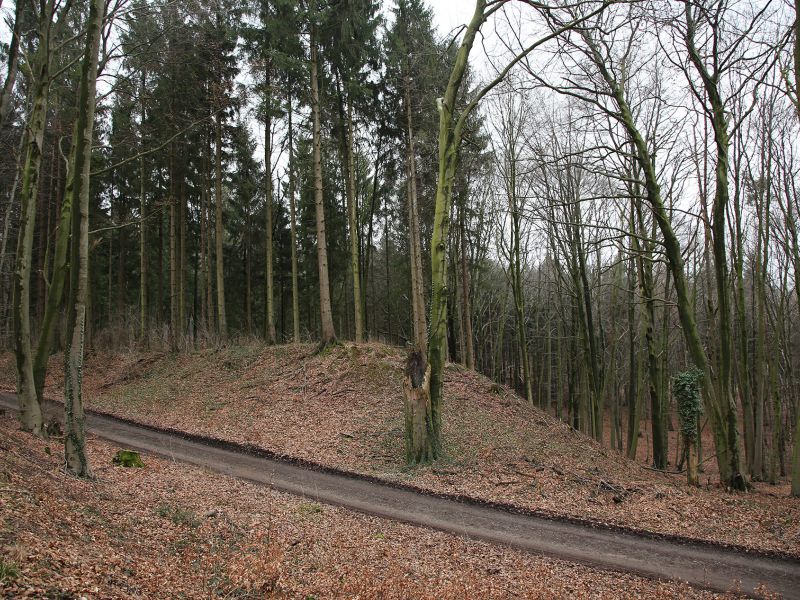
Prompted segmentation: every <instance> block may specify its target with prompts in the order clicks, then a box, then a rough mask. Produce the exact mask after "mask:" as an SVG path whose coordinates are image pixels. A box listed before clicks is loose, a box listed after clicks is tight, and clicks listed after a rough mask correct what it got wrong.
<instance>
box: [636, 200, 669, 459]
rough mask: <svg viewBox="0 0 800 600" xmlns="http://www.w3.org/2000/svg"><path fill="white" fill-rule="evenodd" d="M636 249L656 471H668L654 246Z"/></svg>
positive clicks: (640, 218) (638, 206)
mask: <svg viewBox="0 0 800 600" xmlns="http://www.w3.org/2000/svg"><path fill="white" fill-rule="evenodd" d="M634 203H635V205H636V219H637V222H638V227H637V229H638V231H646V229H645V223H644V214H643V211H642V205H641V200H640V198H639V197H638V196H634ZM631 239H632V242H633V249H634V252H635V253H636V265H637V269H638V272H639V289H640V290H641V293H642V297H643V298H644V305H643V306H642V309H641V315H642V322H643V327H644V338H645V346H646V349H647V371H648V379H647V389H648V394H649V396H650V423H651V426H652V434H653V435H652V444H653V466H654V467H655V468H656V469H666V468H667V462H668V458H669V457H668V456H667V430H666V427H665V426H664V425H665V422H666V419H665V415H664V412H665V407H664V401H663V397H662V394H661V389H662V388H661V362H660V360H659V358H658V350H657V348H656V339H655V322H656V310H655V297H654V289H653V288H654V285H653V258H652V255H653V253H652V247H651V243H650V242H648V241H645V242H644V244H645V247H644V248H641V247H640V244H639V239H638V237H637V236H636V235H634V236H633V237H632V238H631Z"/></svg>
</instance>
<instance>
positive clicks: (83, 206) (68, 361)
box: [64, 0, 105, 477]
mask: <svg viewBox="0 0 800 600" xmlns="http://www.w3.org/2000/svg"><path fill="white" fill-rule="evenodd" d="M104 12H105V0H92V2H91V4H90V5H89V16H88V20H87V31H86V46H85V50H84V56H83V63H82V66H81V79H80V87H79V92H78V116H77V119H76V122H75V130H74V134H73V135H74V136H75V137H76V141H75V143H74V144H73V146H74V149H75V155H74V163H73V165H72V168H71V169H70V179H69V181H68V184H67V185H68V189H67V193H68V194H70V193H71V194H72V198H73V201H72V252H71V260H70V264H71V268H70V292H69V301H68V303H67V344H66V348H65V350H64V363H65V364H64V371H65V372H64V413H65V419H64V424H65V431H64V434H65V437H64V455H65V459H66V465H67V469H68V470H69V472H70V473H72V474H74V475H77V476H79V477H89V476H91V471H90V469H89V459H88V456H87V455H86V423H85V417H84V411H83V395H82V394H83V360H84V337H85V332H86V313H87V304H88V300H89V191H90V190H89V178H90V167H91V157H92V132H93V129H94V113H95V92H96V87H97V67H98V55H99V51H100V38H101V34H102V25H103V16H104Z"/></svg>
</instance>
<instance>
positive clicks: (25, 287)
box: [12, 1, 54, 436]
mask: <svg viewBox="0 0 800 600" xmlns="http://www.w3.org/2000/svg"><path fill="white" fill-rule="evenodd" d="M53 18H54V3H53V2H52V1H51V2H47V3H46V5H43V6H42V12H41V14H40V15H39V28H38V44H39V46H38V48H37V50H36V53H35V54H34V58H33V61H32V62H33V64H32V65H31V69H32V72H33V91H32V94H31V97H32V106H31V112H30V115H29V117H28V123H27V125H26V128H25V140H26V149H25V161H24V163H23V167H22V189H21V193H20V221H19V228H18V237H17V259H16V266H15V269H14V290H13V291H14V299H13V303H12V305H13V317H14V353H15V355H16V364H17V398H18V400H19V407H20V422H21V425H22V429H23V430H25V431H30V432H31V433H33V434H35V435H40V436H43V435H45V432H44V429H43V419H42V410H41V406H40V404H39V401H38V399H37V395H36V384H35V379H34V371H33V367H34V361H33V351H32V347H31V315H30V310H31V307H30V305H31V296H30V286H31V265H32V261H33V234H34V229H35V226H36V203H37V199H38V195H39V176H40V173H41V166H42V156H43V153H44V130H45V126H46V119H47V104H48V100H49V95H50V82H51V80H50V60H51V56H50V41H51V33H52V26H53Z"/></svg>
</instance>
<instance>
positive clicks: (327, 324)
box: [311, 30, 336, 347]
mask: <svg viewBox="0 0 800 600" xmlns="http://www.w3.org/2000/svg"><path fill="white" fill-rule="evenodd" d="M311 113H312V117H313V146H314V153H313V163H314V206H315V209H316V216H317V267H318V269H319V313H320V325H321V328H322V331H321V334H322V339H321V340H320V347H324V346H327V345H329V344H332V343H335V342H336V330H335V329H334V326H333V313H332V311H331V289H330V280H329V278H328V243H327V241H326V238H325V204H324V202H323V197H322V130H321V128H322V126H321V124H320V99H319V75H318V55H317V41H316V31H314V30H312V34H311Z"/></svg>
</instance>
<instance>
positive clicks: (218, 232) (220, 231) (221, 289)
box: [214, 112, 228, 342]
mask: <svg viewBox="0 0 800 600" xmlns="http://www.w3.org/2000/svg"><path fill="white" fill-rule="evenodd" d="M214 133H215V148H214V152H215V158H214V179H215V207H216V223H215V227H216V229H215V235H214V237H215V242H216V248H215V250H216V252H215V253H216V259H217V261H216V262H217V327H218V332H217V333H218V334H219V338H220V341H221V342H225V341H227V339H228V320H227V318H226V316H225V265H224V260H223V258H224V257H223V236H224V234H225V229H224V227H223V224H222V113H221V112H218V113H217V116H216V121H215V128H214Z"/></svg>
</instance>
